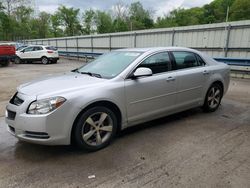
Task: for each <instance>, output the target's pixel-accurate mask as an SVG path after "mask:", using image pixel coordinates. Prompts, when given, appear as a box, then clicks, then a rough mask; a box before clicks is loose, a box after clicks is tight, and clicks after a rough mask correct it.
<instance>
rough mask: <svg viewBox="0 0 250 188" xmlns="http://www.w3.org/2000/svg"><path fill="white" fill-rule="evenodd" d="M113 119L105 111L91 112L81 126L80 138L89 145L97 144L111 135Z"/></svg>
mask: <svg viewBox="0 0 250 188" xmlns="http://www.w3.org/2000/svg"><path fill="white" fill-rule="evenodd" d="M112 130H113V120H112V118H111V117H110V116H109V115H108V114H107V113H105V112H97V113H94V114H91V115H90V116H89V117H88V118H87V119H86V121H85V122H84V124H83V126H82V132H81V133H82V139H83V140H84V142H85V143H86V144H88V145H90V146H99V145H101V144H103V143H104V142H106V141H108V140H109V138H110V137H111V135H112Z"/></svg>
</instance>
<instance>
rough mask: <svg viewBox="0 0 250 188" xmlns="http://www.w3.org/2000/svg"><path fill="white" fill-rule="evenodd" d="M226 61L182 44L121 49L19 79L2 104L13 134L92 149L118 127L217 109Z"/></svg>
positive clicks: (109, 138) (223, 88)
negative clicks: (50, 72)
mask: <svg viewBox="0 0 250 188" xmlns="http://www.w3.org/2000/svg"><path fill="white" fill-rule="evenodd" d="M229 78H230V69H229V66H228V65H226V64H224V63H219V62H216V61H215V60H213V59H212V58H210V57H208V56H206V55H204V54H202V53H201V52H199V51H196V50H192V49H188V48H180V47H169V48H167V47H166V48H142V49H137V48H135V49H121V50H116V51H112V52H110V53H107V54H104V55H102V56H100V57H99V58H97V59H95V60H94V61H93V62H91V63H89V64H87V65H85V66H83V67H80V68H78V69H75V70H73V71H72V72H69V73H67V74H65V73H64V74H61V75H57V76H52V77H46V78H44V79H38V80H35V81H31V82H29V83H26V84H23V85H21V86H19V87H18V88H17V93H16V94H15V95H14V96H13V97H12V98H11V100H10V101H9V103H8V105H7V107H6V123H7V124H8V130H9V132H10V133H11V134H13V135H15V136H16V137H17V138H18V139H20V140H24V141H28V142H32V143H37V144H48V145H68V144H70V143H71V142H75V143H76V144H77V145H78V146H79V147H80V148H84V149H88V150H91V151H95V150H98V149H101V148H103V147H105V146H107V145H108V144H109V143H110V142H111V141H112V139H113V138H114V136H115V135H116V133H117V131H119V130H122V129H124V128H127V127H129V126H133V125H136V124H139V123H143V122H146V121H150V120H153V119H156V118H160V117H163V116H166V115H170V114H173V113H177V112H180V111H184V110H187V109H190V108H195V107H202V108H203V109H204V110H205V111H208V112H213V111H215V110H216V109H217V108H218V107H219V105H220V102H221V99H222V97H223V95H224V94H225V93H226V92H227V89H228V85H229Z"/></svg>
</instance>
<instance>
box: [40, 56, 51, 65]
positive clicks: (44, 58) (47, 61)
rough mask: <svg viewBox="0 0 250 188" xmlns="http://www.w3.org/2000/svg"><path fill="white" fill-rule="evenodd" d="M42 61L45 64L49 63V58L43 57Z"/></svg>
mask: <svg viewBox="0 0 250 188" xmlns="http://www.w3.org/2000/svg"><path fill="white" fill-rule="evenodd" d="M41 61H42V64H44V65H46V64H48V63H49V59H48V58H47V57H42V59H41Z"/></svg>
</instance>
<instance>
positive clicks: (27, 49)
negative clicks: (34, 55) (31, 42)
mask: <svg viewBox="0 0 250 188" xmlns="http://www.w3.org/2000/svg"><path fill="white" fill-rule="evenodd" d="M33 48H34V47H33V46H32V47H27V48H25V49H24V51H25V52H30V51H33Z"/></svg>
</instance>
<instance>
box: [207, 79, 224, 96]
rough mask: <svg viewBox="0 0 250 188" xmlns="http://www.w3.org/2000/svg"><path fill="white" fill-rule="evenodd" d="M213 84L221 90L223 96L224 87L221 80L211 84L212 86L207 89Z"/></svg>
mask: <svg viewBox="0 0 250 188" xmlns="http://www.w3.org/2000/svg"><path fill="white" fill-rule="evenodd" d="M213 84H218V85H219V86H220V87H221V89H222V94H223V95H224V85H223V82H222V81H221V80H216V81H214V82H212V84H211V85H210V86H209V88H210V87H211V86H212V85H213Z"/></svg>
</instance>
